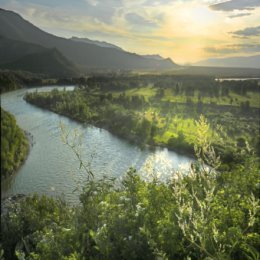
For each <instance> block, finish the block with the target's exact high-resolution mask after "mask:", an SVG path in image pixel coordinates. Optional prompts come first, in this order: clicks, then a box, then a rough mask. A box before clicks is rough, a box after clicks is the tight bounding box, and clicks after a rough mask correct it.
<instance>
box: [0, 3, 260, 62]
mask: <svg viewBox="0 0 260 260" xmlns="http://www.w3.org/2000/svg"><path fill="white" fill-rule="evenodd" d="M1 2H2V3H1V8H3V9H7V10H10V11H14V12H16V13H18V14H20V15H21V16H22V17H23V18H24V19H26V20H28V21H29V22H31V23H32V24H34V25H35V26H37V27H39V28H40V29H42V30H44V31H46V32H48V33H51V34H55V35H57V36H60V37H65V38H71V37H73V36H75V37H80V38H89V39H91V40H97V41H105V42H108V43H111V44H114V45H117V46H119V47H121V48H122V49H124V50H125V51H128V52H133V53H138V54H141V55H147V54H148V55H151V54H159V55H161V56H162V57H164V58H168V57H169V58H171V59H172V60H173V61H174V62H176V63H177V64H180V65H185V64H192V63H196V62H199V61H202V60H206V59H211V58H228V57H239V56H241V57H242V56H243V57H248V56H253V55H259V54H260V44H259V42H260V26H259V25H260V24H259V23H258V24H257V22H258V21H259V20H260V2H259V1H257V0H249V1H242V0H237V1H234V0H229V1H213V0H204V1H197V0H186V1H185V0H180V1H169V0H159V1H155V0H152V1H149V3H148V1H147V0H142V1H127V0H118V1H116V0H107V1H103V2H101V1H100V0H80V1H75V2H73V3H71V2H69V1H63V5H62V6H61V5H59V2H60V1H58V0H56V1H52V2H51V1H49V0H48V1H43V0H37V1H31V0H24V1H22V2H18V1H13V0H12V1H6V0H1ZM172 12H173V15H171V14H172ZM176 25H178V26H176Z"/></svg>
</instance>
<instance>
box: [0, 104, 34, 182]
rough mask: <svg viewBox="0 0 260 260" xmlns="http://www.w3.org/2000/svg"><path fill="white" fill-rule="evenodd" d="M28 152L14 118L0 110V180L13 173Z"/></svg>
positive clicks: (27, 144) (25, 140)
mask: <svg viewBox="0 0 260 260" xmlns="http://www.w3.org/2000/svg"><path fill="white" fill-rule="evenodd" d="M28 151H29V143H28V140H27V138H26V136H25V134H24V132H23V131H22V130H21V129H20V128H19V127H18V126H17V124H16V120H15V118H14V116H13V115H11V114H10V113H8V112H6V111H5V110H3V109H2V108H1V178H3V177H7V176H9V175H10V174H12V173H14V171H15V170H17V168H18V167H19V166H20V165H21V164H22V162H23V161H24V160H25V158H26V156H27V154H28Z"/></svg>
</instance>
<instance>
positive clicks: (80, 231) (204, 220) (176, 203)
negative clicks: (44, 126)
mask: <svg viewBox="0 0 260 260" xmlns="http://www.w3.org/2000/svg"><path fill="white" fill-rule="evenodd" d="M197 124H198V142H197V143H198V145H197V147H196V148H195V150H196V151H197V154H198V156H200V157H199V158H198V159H199V160H198V161H197V162H196V163H193V164H192V165H191V168H190V171H189V172H188V173H182V172H179V173H174V175H173V176H172V177H173V178H172V179H169V180H168V181H167V182H162V181H160V180H159V179H158V178H157V177H153V179H151V180H150V181H145V180H143V179H142V178H141V177H140V176H139V174H138V173H137V172H136V170H134V169H132V168H131V169H129V171H128V172H127V173H126V175H125V176H123V178H122V180H121V181H120V182H116V181H115V179H113V178H106V177H104V178H103V179H100V180H96V179H94V178H89V179H88V181H87V183H86V184H85V186H84V187H83V190H82V193H81V195H80V205H79V206H77V207H74V208H72V207H69V206H68V205H66V203H65V202H63V201H61V200H54V199H52V198H47V197H46V196H41V197H40V196H38V195H33V196H29V197H25V198H24V199H22V200H21V201H20V202H17V203H15V204H14V205H13V207H12V208H11V209H9V211H8V212H7V213H6V214H4V215H3V216H2V222H1V223H2V236H3V237H4V238H5V239H4V240H3V249H4V256H5V257H6V259H25V260H31V259H37V260H38V259H39V260H43V259H44V260H52V259H53V260H54V259H64V260H68V259H70V260H72V259H73V260H84V259H115V260H117V259H118V260H119V259H130V260H131V259H140V260H142V259H151V260H152V259H155V260H156V259H194V260H201V259H205V260H209V259H212V260H213V259H214V260H224V259H225V260H244V259H254V260H257V259H259V253H258V251H257V249H258V246H259V241H260V236H259V234H258V224H259V209H260V203H259V199H258V198H257V195H258V194H259V182H260V179H259V175H258V169H259V161H258V159H257V158H254V157H253V156H249V155H246V154H245V157H246V159H245V162H244V163H243V164H237V165H236V167H234V168H233V169H232V171H221V172H220V171H216V169H217V167H218V166H219V158H218V157H217V156H216V155H215V153H214V150H213V149H212V147H211V146H210V144H209V143H207V136H208V134H207V129H208V124H207V122H206V119H205V118H204V117H201V118H200V120H199V121H198V123H197ZM65 140H67V139H66V138H65ZM74 143H75V142H74ZM70 147H71V145H70ZM71 148H72V149H74V147H73V145H72V147H71ZM208 162H211V167H209V166H207V165H206V164H205V163H208Z"/></svg>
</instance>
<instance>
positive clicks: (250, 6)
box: [210, 0, 260, 12]
mask: <svg viewBox="0 0 260 260" xmlns="http://www.w3.org/2000/svg"><path fill="white" fill-rule="evenodd" d="M256 7H260V1H259V0H228V1H225V2H221V3H217V4H213V5H210V8H211V9H212V10H215V11H224V12H230V11H234V10H254V9H255V8H256Z"/></svg>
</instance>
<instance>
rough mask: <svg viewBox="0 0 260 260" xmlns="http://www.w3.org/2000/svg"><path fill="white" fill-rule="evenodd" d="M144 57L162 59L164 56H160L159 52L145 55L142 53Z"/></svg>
mask: <svg viewBox="0 0 260 260" xmlns="http://www.w3.org/2000/svg"><path fill="white" fill-rule="evenodd" d="M142 56H143V57H144V58H148V59H154V60H164V58H163V57H162V56H160V55H159V54H150V55H149V54H147V55H142Z"/></svg>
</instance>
